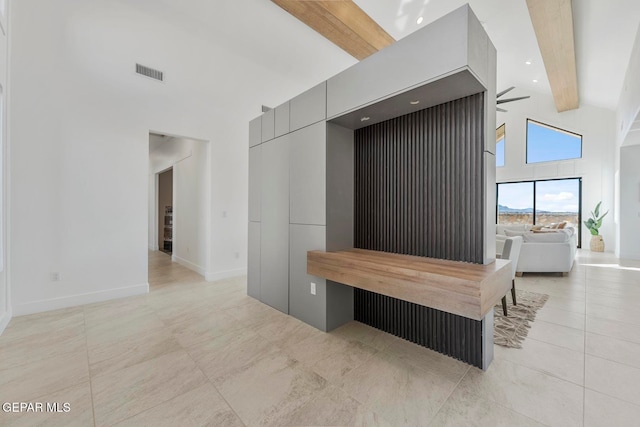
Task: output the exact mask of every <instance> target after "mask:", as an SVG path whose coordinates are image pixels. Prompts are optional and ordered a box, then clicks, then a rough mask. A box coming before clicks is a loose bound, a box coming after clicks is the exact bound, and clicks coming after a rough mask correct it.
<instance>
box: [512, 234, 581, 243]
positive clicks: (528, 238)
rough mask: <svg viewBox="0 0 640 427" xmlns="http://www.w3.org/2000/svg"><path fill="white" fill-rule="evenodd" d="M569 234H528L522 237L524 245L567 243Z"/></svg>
mask: <svg viewBox="0 0 640 427" xmlns="http://www.w3.org/2000/svg"><path fill="white" fill-rule="evenodd" d="M569 237H570V236H569V234H567V233H563V232H561V231H560V232H556V233H529V234H525V235H524V236H522V238H523V239H524V243H566V242H568V241H569Z"/></svg>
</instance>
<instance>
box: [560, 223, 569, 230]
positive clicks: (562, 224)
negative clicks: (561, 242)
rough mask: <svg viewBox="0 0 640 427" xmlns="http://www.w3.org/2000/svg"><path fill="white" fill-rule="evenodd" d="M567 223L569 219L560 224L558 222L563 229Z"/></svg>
mask: <svg viewBox="0 0 640 427" xmlns="http://www.w3.org/2000/svg"><path fill="white" fill-rule="evenodd" d="M566 225H567V221H562V222H561V223H560V224H558V229H560V230H562V229H563V228H564V227H565V226H566Z"/></svg>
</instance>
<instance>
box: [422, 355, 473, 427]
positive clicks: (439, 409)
mask: <svg viewBox="0 0 640 427" xmlns="http://www.w3.org/2000/svg"><path fill="white" fill-rule="evenodd" d="M470 369H471V366H469V367H467V369H466V370H465V371H464V374H462V375H461V376H460V379H459V380H458V382H457V383H456V385H455V386H454V387H453V388H452V389H451V391H450V392H449V394H448V395H447V397H446V398H445V399H444V400H443V401H442V403H441V404H440V406H439V407H438V410H437V411H436V412H435V413H434V414H433V417H431V419H430V420H429V423H428V424H427V425H430V424H431V423H432V422H434V421H435V419H436V418H438V414H439V413H440V411H441V410H442V408H443V407H444V405H446V403H447V402H448V401H449V399H450V398H451V395H452V394H453V393H454V392H455V391H456V390H457V389H458V386H459V385H460V383H461V382H462V380H463V379H464V377H465V376H466V375H467V373H469V370H470Z"/></svg>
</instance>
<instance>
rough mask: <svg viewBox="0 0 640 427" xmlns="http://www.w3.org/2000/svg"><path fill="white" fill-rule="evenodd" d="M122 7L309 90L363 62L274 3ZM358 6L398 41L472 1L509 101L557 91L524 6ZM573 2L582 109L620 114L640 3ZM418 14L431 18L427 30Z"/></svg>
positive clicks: (405, 1) (271, 99)
mask: <svg viewBox="0 0 640 427" xmlns="http://www.w3.org/2000/svg"><path fill="white" fill-rule="evenodd" d="M119 1H120V2H124V3H127V4H128V5H131V7H136V8H139V9H141V10H143V11H146V12H148V13H155V14H161V15H164V16H173V18H174V19H173V20H174V22H175V23H176V25H185V24H184V23H187V24H186V25H189V27H190V30H191V31H197V32H198V33H200V34H202V35H203V36H204V37H207V38H209V39H210V40H211V42H212V43H216V44H217V45H219V46H224V47H225V49H229V50H230V51H233V52H234V53H235V54H238V55H242V56H244V57H248V58H250V59H252V60H253V61H254V62H255V63H256V64H259V66H260V67H266V68H269V69H271V70H274V71H275V72H277V73H279V74H280V75H282V76H283V77H285V78H288V79H290V80H291V82H292V83H293V82H295V84H294V85H292V87H293V86H300V85H306V86H305V87H309V86H310V85H312V84H315V83H318V82H320V81H322V80H325V79H327V78H329V77H331V76H332V75H334V74H336V73H338V72H340V71H342V70H343V69H345V68H348V67H349V66H351V65H352V64H354V63H356V60H355V59H354V58H352V57H351V56H349V55H348V54H347V53H345V52H344V51H342V50H341V49H339V48H338V47H336V46H335V45H333V44H332V43H331V42H329V41H327V40H326V39H324V38H323V37H322V36H320V35H319V34H318V33H316V32H315V31H313V30H312V29H311V28H309V27H307V26H306V25H305V24H303V23H301V22H300V21H298V20H297V19H296V18H294V17H293V16H291V15H290V14H288V13H287V12H285V11H284V10H282V9H281V8H280V7H278V6H277V5H276V4H274V3H272V2H271V1H270V0H235V1H224V2H222V1H210V0H137V1H136V2H130V1H128V0H119ZM354 1H355V2H356V3H357V4H358V5H359V6H360V7H361V8H362V9H363V10H364V11H365V12H367V13H368V14H369V15H370V16H371V17H372V18H373V19H374V20H376V21H377V22H378V23H379V24H380V25H381V26H382V27H383V28H385V29H386V30H387V32H389V33H390V34H391V35H392V36H393V37H394V38H396V39H401V38H402V37H404V36H406V35H408V34H410V33H411V32H413V31H415V30H417V29H419V28H420V27H421V26H424V25H426V24H428V23H429V22H431V21H433V20H435V19H437V18H439V17H441V16H442V15H445V14H446V13H448V12H450V11H452V10H454V9H456V8H458V7H459V6H461V5H463V4H464V3H467V2H468V3H469V4H470V5H471V7H472V9H473V10H474V11H475V13H476V15H477V16H478V18H479V19H480V21H482V22H483V23H484V25H485V28H486V30H487V32H488V34H489V36H490V38H491V40H492V41H493V43H494V45H495V46H496V48H497V50H498V90H501V89H504V88H506V87H509V86H516V87H517V89H516V90H514V91H513V92H511V93H510V94H509V96H511V95H513V96H521V95H527V94H529V93H531V92H546V93H551V91H550V88H549V83H548V80H547V77H546V73H545V70H544V64H543V63H542V58H541V56H540V52H539V49H538V45H537V41H536V39H535V34H534V32H533V28H532V25H531V21H530V19H529V14H528V11H527V7H526V3H525V0H468V1H465V0H354ZM573 3H574V25H575V36H576V50H577V53H576V55H577V69H578V81H579V88H580V98H581V103H583V104H588V105H593V106H600V107H605V108H609V109H615V108H616V107H617V104H618V99H619V96H620V92H621V89H622V82H623V80H624V76H625V72H626V69H627V66H628V63H629V57H630V54H631V49H632V47H633V41H634V39H635V34H636V31H637V29H638V25H639V23H640V0H575V1H574V2H573ZM418 16H423V17H424V22H423V23H422V24H421V25H417V24H416V19H417V18H418ZM203 55H206V52H203ZM528 60H530V61H531V62H532V64H531V65H526V64H525V61H528ZM227 65H229V66H232V65H233V64H227ZM534 79H537V80H538V83H533V80H534ZM296 89H297V87H296ZM286 90H291V88H287V89H286ZM294 95H295V93H288V92H282V93H278V92H277V91H275V90H273V91H272V94H271V93H270V94H269V95H267V98H268V99H264V96H265V95H264V94H263V99H262V103H264V104H269V103H271V104H272V106H273V105H276V104H277V103H279V102H282V101H284V100H286V99H289V98H291V97H292V96H294Z"/></svg>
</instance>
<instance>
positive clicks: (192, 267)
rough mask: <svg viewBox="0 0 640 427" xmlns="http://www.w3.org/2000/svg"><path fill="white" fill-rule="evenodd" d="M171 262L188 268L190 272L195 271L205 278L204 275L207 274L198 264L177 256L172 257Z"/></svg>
mask: <svg viewBox="0 0 640 427" xmlns="http://www.w3.org/2000/svg"><path fill="white" fill-rule="evenodd" d="M171 261H173V262H177V263H178V264H180V265H181V266H183V267H186V268H188V269H189V270H193V271H195V272H196V273H198V274H201V275H203V276H204V273H205V271H204V268H202V267H200V266H199V265H197V264H194V263H192V262H191V261H187V260H186V259H184V258H180V257H179V256H176V255H171Z"/></svg>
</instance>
